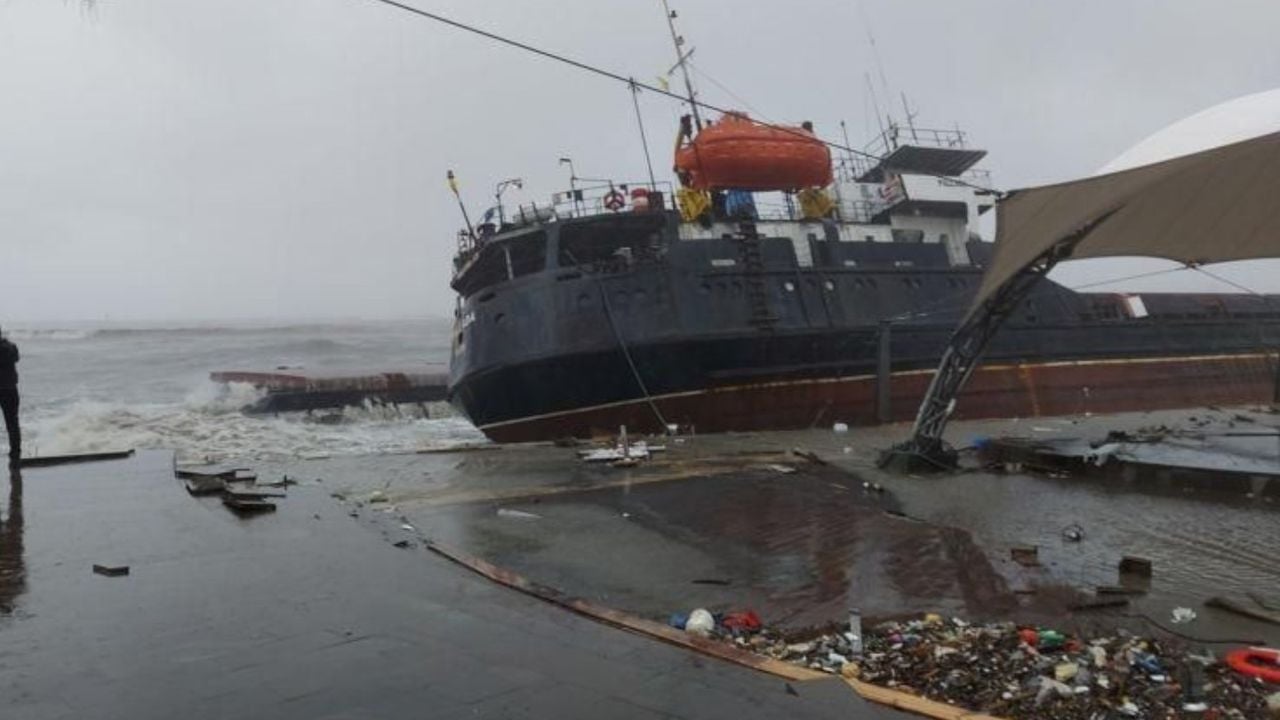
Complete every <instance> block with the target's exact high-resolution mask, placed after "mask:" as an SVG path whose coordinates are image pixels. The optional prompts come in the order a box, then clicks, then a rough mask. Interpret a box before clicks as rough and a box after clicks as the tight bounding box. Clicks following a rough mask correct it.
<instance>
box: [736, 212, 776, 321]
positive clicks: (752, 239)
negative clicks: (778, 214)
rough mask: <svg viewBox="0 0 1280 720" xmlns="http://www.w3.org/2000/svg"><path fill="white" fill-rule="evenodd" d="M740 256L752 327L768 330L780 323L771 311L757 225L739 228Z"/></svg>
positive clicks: (740, 226) (744, 225)
mask: <svg viewBox="0 0 1280 720" xmlns="http://www.w3.org/2000/svg"><path fill="white" fill-rule="evenodd" d="M738 230H739V234H738V255H739V256H740V258H741V259H742V269H743V279H744V280H745V285H746V291H747V303H748V305H749V306H750V308H751V318H750V320H749V322H750V323H751V324H752V325H755V326H756V327H758V328H760V329H762V330H768V329H771V328H772V327H773V324H774V323H776V322H777V321H778V316H777V315H774V314H773V311H771V310H770V309H769V291H768V289H767V288H766V287H765V273H764V260H763V258H762V257H761V255H760V233H759V232H757V231H756V226H755V223H749V222H747V223H742V224H741V225H739V226H738Z"/></svg>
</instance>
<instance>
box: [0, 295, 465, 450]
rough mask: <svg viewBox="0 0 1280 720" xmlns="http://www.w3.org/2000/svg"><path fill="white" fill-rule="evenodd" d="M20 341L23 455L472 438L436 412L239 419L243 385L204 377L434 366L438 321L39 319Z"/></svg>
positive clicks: (411, 409)
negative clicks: (111, 321)
mask: <svg viewBox="0 0 1280 720" xmlns="http://www.w3.org/2000/svg"><path fill="white" fill-rule="evenodd" d="M5 332H6V335H8V337H9V338H10V339H12V340H13V341H14V342H15V343H17V344H18V346H19V348H20V349H21V352H22V360H21V362H20V363H19V364H18V370H19V373H20V385H21V392H22V426H23V431H24V434H25V437H24V445H25V446H26V447H25V450H26V452H27V454H29V455H37V454H38V455H55V454H63V453H80V452H98V451H106V450H119V449H127V448H137V449H144V448H167V449H172V450H175V451H176V452H177V453H178V459H179V460H180V461H202V460H208V461H213V462H216V461H219V460H224V459H228V458H242V459H261V460H267V459H272V460H287V459H291V458H319V457H327V456H336V455H366V454H373V453H390V452H408V451H414V450H421V449H430V448H438V447H447V446H450V445H454V444H457V443H461V442H471V441H477V440H482V439H483V436H482V435H481V434H480V433H479V432H477V431H476V430H475V429H474V428H473V427H472V426H471V425H470V424H469V423H468V422H467V421H466V419H465V418H462V417H460V416H458V415H456V414H455V413H454V412H453V411H452V410H451V408H449V406H448V405H446V404H444V403H432V404H429V405H425V406H416V405H415V406H408V405H406V406H398V407H388V406H375V405H366V406H364V407H355V408H347V409H346V410H343V411H341V412H340V413H328V412H326V413H317V414H311V415H308V414H303V413H293V414H282V415H278V416H272V415H247V414H245V413H243V412H241V409H242V408H243V407H245V406H246V405H249V404H251V403H252V402H253V401H254V400H255V399H257V397H258V395H257V393H258V391H256V390H255V389H254V388H253V387H251V386H249V385H240V384H232V385H223V384H219V383H214V382H212V381H211V380H209V373H210V372H212V371H216V370H255V371H268V370H275V369H305V370H307V371H309V372H323V371H327V370H333V371H350V370H367V371H388V370H403V369H410V368H415V367H419V366H422V365H423V364H425V363H446V362H447V361H448V358H449V322H448V321H447V320H443V319H440V320H413V321H394V322H393V321H386V322H381V321H380V322H366V321H361V322H350V323H328V324H278V323H269V322H263V323H254V324H249V323H207V324H196V323H169V324H155V325H144V324H137V323H135V324H131V325H130V326H124V325H107V324H98V325H91V324H74V323H62V324H56V325H54V324H50V325H45V326H39V325H31V326H15V327H12V328H8V327H7V328H5Z"/></svg>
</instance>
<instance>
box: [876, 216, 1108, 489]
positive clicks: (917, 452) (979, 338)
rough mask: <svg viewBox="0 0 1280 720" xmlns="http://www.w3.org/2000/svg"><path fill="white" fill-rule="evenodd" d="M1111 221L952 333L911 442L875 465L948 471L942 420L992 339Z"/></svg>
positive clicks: (1042, 261) (1042, 260)
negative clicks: (1042, 282)
mask: <svg viewBox="0 0 1280 720" xmlns="http://www.w3.org/2000/svg"><path fill="white" fill-rule="evenodd" d="M1110 216H1111V213H1107V214H1106V215H1103V216H1102V217H1100V218H1098V219H1097V220H1095V221H1094V222H1092V223H1090V224H1089V225H1087V226H1085V227H1083V228H1081V229H1080V230H1079V231H1077V232H1076V233H1073V234H1072V235H1070V236H1068V237H1066V238H1063V239H1062V240H1059V241H1058V242H1056V243H1054V244H1053V246H1051V247H1050V248H1049V249H1048V250H1046V251H1045V252H1044V253H1042V254H1040V255H1039V256H1037V257H1036V258H1035V259H1034V260H1032V261H1031V262H1030V263H1028V264H1027V266H1026V267H1024V268H1023V269H1022V271H1021V272H1019V273H1018V274H1017V275H1015V276H1013V277H1012V278H1011V279H1009V281H1008V282H1006V283H1005V284H1004V285H1001V286H1000V287H999V288H997V289H996V290H995V292H993V293H991V295H989V296H988V297H987V298H986V299H985V300H983V301H982V304H981V305H980V306H978V308H977V309H975V310H973V311H972V312H970V313H969V315H968V316H966V317H965V319H964V321H963V322H961V324H960V327H958V328H956V331H955V333H953V334H952V336H951V341H950V342H949V343H948V344H947V349H946V350H945V351H944V352H943V354H942V360H941V361H940V362H939V363H938V370H937V372H936V373H935V374H934V376H933V380H932V381H931V382H930V383H929V390H928V391H927V392H926V393H925V396H924V399H923V400H921V402H920V410H919V411H918V412H917V413H916V422H915V427H914V429H913V430H912V435H911V439H910V440H907V441H905V442H903V443H900V444H898V445H896V446H894V447H893V448H891V449H889V450H888V451H886V452H885V453H884V454H882V455H881V458H880V466H881V467H888V466H893V467H897V468H899V469H904V470H921V469H950V468H953V467H955V465H956V451H955V449H954V448H952V447H951V446H950V445H948V444H947V442H946V440H944V439H943V438H942V434H943V432H944V431H945V430H946V427H947V421H948V420H950V419H951V414H952V413H953V412H954V411H955V408H956V398H957V396H958V395H959V394H960V390H961V389H962V388H963V387H964V385H965V383H966V382H968V381H969V377H970V376H971V375H973V371H974V370H976V369H977V367H978V365H979V364H980V363H981V362H982V354H983V352H985V351H986V349H987V345H988V344H989V343H990V342H991V338H993V337H995V334H996V332H998V331H999V330H1000V327H1001V326H1002V325H1004V322H1005V320H1006V319H1007V318H1008V317H1009V316H1010V315H1012V314H1013V312H1014V311H1015V310H1016V309H1017V307H1018V305H1019V303H1021V302H1022V301H1023V299H1025V298H1026V296H1027V295H1028V293H1030V292H1031V290H1032V289H1033V288H1034V287H1035V286H1036V283H1038V282H1040V279H1041V278H1043V277H1044V276H1045V275H1048V274H1049V271H1050V270H1052V269H1053V268H1054V266H1055V265H1057V264H1058V263H1059V262H1061V261H1063V260H1065V259H1067V258H1068V257H1070V256H1071V252H1072V250H1074V249H1075V246H1076V245H1077V244H1078V243H1079V242H1080V241H1081V240H1083V239H1084V238H1085V237H1086V236H1088V234H1089V233H1090V232H1092V231H1093V230H1094V228H1096V227H1098V226H1099V225H1101V224H1102V223H1103V222H1105V221H1106V220H1107V218H1109V217H1110Z"/></svg>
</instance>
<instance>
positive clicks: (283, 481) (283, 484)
mask: <svg viewBox="0 0 1280 720" xmlns="http://www.w3.org/2000/svg"><path fill="white" fill-rule="evenodd" d="M297 484H298V481H297V480H294V479H293V478H291V477H289V476H288V475H285V476H284V477H282V478H280V479H279V480H275V481H272V482H269V483H258V485H260V486H261V487H278V488H287V487H289V486H290V485H297Z"/></svg>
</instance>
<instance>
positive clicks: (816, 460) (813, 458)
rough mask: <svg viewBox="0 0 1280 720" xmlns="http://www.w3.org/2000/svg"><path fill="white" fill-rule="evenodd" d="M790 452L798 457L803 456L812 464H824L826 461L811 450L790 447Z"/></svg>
mask: <svg viewBox="0 0 1280 720" xmlns="http://www.w3.org/2000/svg"><path fill="white" fill-rule="evenodd" d="M791 454H792V455H795V456H796V457H798V458H804V459H805V460H808V461H809V462H811V463H813V464H814V465H826V464H827V461H826V460H823V459H822V458H820V457H818V454H817V453H815V452H813V451H811V450H803V449H801V448H791Z"/></svg>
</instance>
